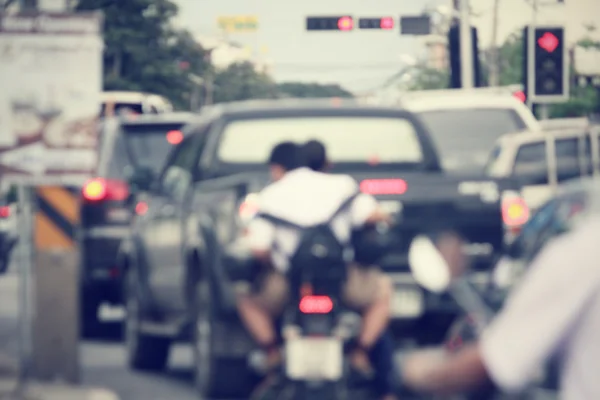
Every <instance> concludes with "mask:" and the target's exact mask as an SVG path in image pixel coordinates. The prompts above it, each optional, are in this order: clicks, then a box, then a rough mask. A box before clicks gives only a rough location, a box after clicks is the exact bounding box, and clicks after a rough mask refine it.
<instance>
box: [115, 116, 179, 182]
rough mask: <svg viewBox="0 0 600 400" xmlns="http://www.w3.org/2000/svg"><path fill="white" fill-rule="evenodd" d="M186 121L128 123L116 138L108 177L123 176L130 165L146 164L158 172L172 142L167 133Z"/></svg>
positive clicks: (119, 177) (121, 177)
mask: <svg viewBox="0 0 600 400" xmlns="http://www.w3.org/2000/svg"><path fill="white" fill-rule="evenodd" d="M182 126H183V124H181V123H177V124H144V125H130V126H125V127H123V129H122V130H121V132H120V134H119V135H118V136H117V138H116V140H115V144H114V146H113V152H112V154H111V158H110V162H109V163H108V165H109V166H108V177H109V178H114V179H123V178H124V177H125V175H126V174H125V171H126V170H127V168H129V167H137V166H140V165H144V166H147V167H150V168H152V169H154V171H155V172H157V173H158V172H159V171H160V169H161V168H162V166H163V165H164V163H165V161H166V159H167V157H168V155H169V152H170V151H171V149H172V148H173V145H172V144H170V143H169V141H168V140H167V133H168V132H169V131H172V130H179V129H181V127H182Z"/></svg>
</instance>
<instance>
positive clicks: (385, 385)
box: [302, 140, 396, 395]
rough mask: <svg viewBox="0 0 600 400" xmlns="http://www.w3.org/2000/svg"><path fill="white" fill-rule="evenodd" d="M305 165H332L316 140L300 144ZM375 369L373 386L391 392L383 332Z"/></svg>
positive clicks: (390, 349) (390, 345)
mask: <svg viewBox="0 0 600 400" xmlns="http://www.w3.org/2000/svg"><path fill="white" fill-rule="evenodd" d="M302 151H303V152H304V158H305V161H306V165H308V167H309V168H310V169H312V170H313V171H317V172H328V171H329V169H330V168H331V167H332V164H331V162H330V161H329V158H328V157H327V149H326V148H325V145H324V144H323V143H322V142H320V141H318V140H309V141H308V142H306V143H305V144H304V145H303V146H302ZM370 361H371V363H372V364H373V368H374V369H375V375H376V377H375V386H376V388H377V391H378V392H379V393H380V394H381V395H387V394H391V393H393V391H394V386H395V384H396V382H395V381H396V379H395V377H396V374H395V366H394V340H393V338H392V337H391V335H390V333H389V332H384V333H383V334H382V336H381V337H380V338H379V340H378V341H377V344H376V345H375V346H374V347H373V349H372V351H371V353H370Z"/></svg>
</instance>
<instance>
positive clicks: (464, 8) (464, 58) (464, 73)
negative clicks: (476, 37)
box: [459, 0, 474, 89]
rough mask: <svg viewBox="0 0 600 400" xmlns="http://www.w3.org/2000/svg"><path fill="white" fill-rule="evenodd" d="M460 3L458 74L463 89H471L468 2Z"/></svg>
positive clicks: (465, 0)
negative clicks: (459, 66)
mask: <svg viewBox="0 0 600 400" xmlns="http://www.w3.org/2000/svg"><path fill="white" fill-rule="evenodd" d="M459 2H460V65H461V68H460V73H461V79H460V80H461V82H462V88H463V89H472V88H473V81H474V79H473V75H474V74H473V56H474V54H473V42H472V37H471V18H470V17H471V15H470V13H471V10H470V7H469V0H459Z"/></svg>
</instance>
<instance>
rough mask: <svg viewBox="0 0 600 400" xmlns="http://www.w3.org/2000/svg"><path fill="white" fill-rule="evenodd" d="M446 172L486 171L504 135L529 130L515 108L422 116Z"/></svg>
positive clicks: (440, 112)
mask: <svg viewBox="0 0 600 400" xmlns="http://www.w3.org/2000/svg"><path fill="white" fill-rule="evenodd" d="M419 116H420V118H421V120H422V121H423V123H424V124H425V126H426V127H427V128H428V129H429V132H430V135H431V138H432V140H433V142H434V144H435V146H436V148H437V150H438V154H439V155H440V157H441V160H442V165H443V167H444V168H445V169H450V170H456V169H461V168H473V167H475V168H483V167H484V166H485V164H486V162H487V161H488V157H489V149H491V148H492V147H493V146H494V144H495V143H496V141H497V140H498V139H499V138H500V137H501V136H502V135H504V134H507V133H511V132H518V131H521V130H523V129H525V128H526V124H525V122H524V121H523V120H522V119H521V117H520V116H519V114H518V113H517V112H516V111H515V110H513V109H512V108H468V109H451V110H435V111H424V112H420V113H419Z"/></svg>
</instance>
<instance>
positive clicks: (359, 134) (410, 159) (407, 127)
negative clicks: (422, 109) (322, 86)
mask: <svg viewBox="0 0 600 400" xmlns="http://www.w3.org/2000/svg"><path fill="white" fill-rule="evenodd" d="M311 139H316V140H320V141H321V142H323V144H325V146H326V147H327V151H328V153H329V157H330V159H331V161H333V162H334V163H363V162H364V163H369V162H370V163H385V164H387V163H390V164H393V163H420V162H422V161H423V152H422V149H421V144H420V142H419V138H418V133H417V132H416V131H415V129H414V127H413V125H412V123H411V122H410V121H408V120H406V119H402V118H379V117H287V118H268V119H252V120H239V121H233V122H230V123H229V124H228V125H227V126H226V127H225V130H224V132H223V136H222V140H221V144H220V147H219V150H218V157H219V159H220V160H221V161H222V162H224V163H228V164H229V163H230V164H254V163H256V164H262V163H265V161H266V160H267V159H268V157H269V154H270V152H271V149H272V148H273V147H274V146H275V145H277V144H279V143H281V142H283V141H294V142H297V143H303V142H306V141H308V140H311Z"/></svg>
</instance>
